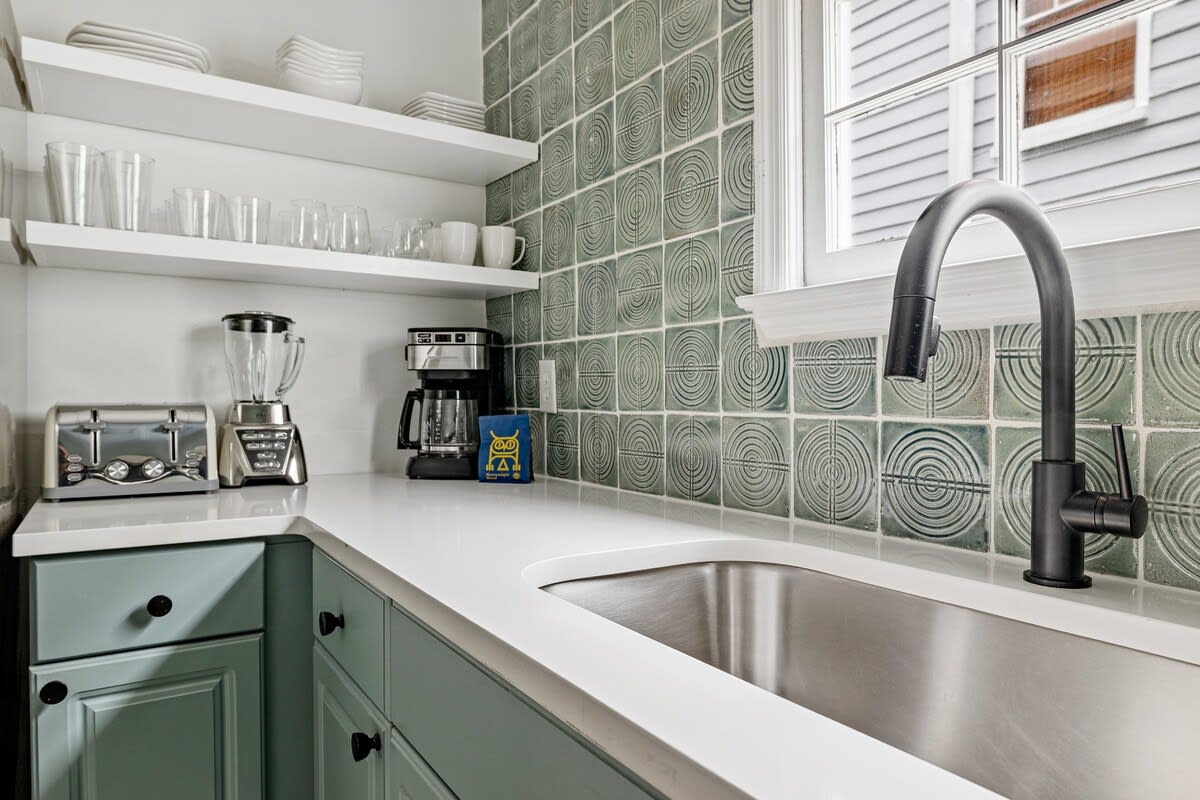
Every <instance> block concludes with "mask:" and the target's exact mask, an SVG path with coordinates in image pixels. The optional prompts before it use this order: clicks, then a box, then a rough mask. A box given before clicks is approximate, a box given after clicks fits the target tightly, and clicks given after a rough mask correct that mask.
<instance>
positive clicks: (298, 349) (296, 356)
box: [275, 332, 304, 400]
mask: <svg viewBox="0 0 1200 800" xmlns="http://www.w3.org/2000/svg"><path fill="white" fill-rule="evenodd" d="M283 341H284V343H286V344H287V345H288V356H287V367H285V368H284V370H283V377H282V378H281V379H280V381H279V388H278V389H276V390H275V397H276V398H277V399H280V400H282V399H283V396H284V395H285V394H287V393H288V392H289V391H291V388H292V386H293V384H295V383H296V378H299V377H300V367H301V366H302V365H303V364H304V337H303V336H297V335H295V334H294V333H291V332H288V333H285V334H284V335H283Z"/></svg>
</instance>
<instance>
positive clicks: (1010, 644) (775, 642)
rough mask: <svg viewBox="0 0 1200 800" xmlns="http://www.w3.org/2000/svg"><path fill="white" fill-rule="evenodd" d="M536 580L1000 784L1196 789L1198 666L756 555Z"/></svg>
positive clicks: (1069, 794) (1097, 792)
mask: <svg viewBox="0 0 1200 800" xmlns="http://www.w3.org/2000/svg"><path fill="white" fill-rule="evenodd" d="M543 589H545V591H547V592H549V593H551V594H553V595H556V596H558V597H560V598H563V599H565V600H568V601H570V602H572V603H574V604H576V605H578V606H581V607H583V608H585V609H587V610H589V611H592V612H594V613H596V614H599V615H600V616H603V617H606V618H608V619H610V620H612V621H613V622H616V623H619V624H621V625H623V626H625V627H627V628H630V629H632V630H634V631H636V632H638V633H640V634H642V635H644V636H647V637H649V638H651V639H654V640H656V641H658V642H661V643H662V644H665V645H667V646H669V647H672V648H674V649H676V650H678V651H680V652H683V653H685V654H687V655H689V656H691V657H693V658H696V659H699V660H700V661H703V662H705V663H707V664H709V665H711V666H713V667H716V668H718V669H721V670H724V671H725V672H728V673H730V674H731V675H734V676H736V677H738V678H740V679H742V680H744V681H748V682H750V683H752V684H754V685H756V686H758V687H760V688H762V689H765V690H767V691H769V692H772V693H774V694H776V695H779V696H780V697H784V698H786V699H788V700H791V701H792V702H794V703H798V704H800V705H802V706H805V707H806V708H809V709H811V710H813V711H816V712H818V713H820V714H823V715H825V716H827V717H830V718H832V719H835V720H837V721H839V722H841V723H844V724H846V725H849V726H850V727H853V728H855V729H857V730H859V731H862V732H863V733H866V734H868V735H870V736H872V737H874V738H876V739H879V740H881V741H884V742H887V743H888V744H891V745H893V746H895V747H898V748H900V749H902V750H905V751H907V752H909V753H912V754H913V755H916V756H918V757H920V758H923V759H925V760H927V761H930V762H932V763H934V764H937V765H938V766H940V767H943V768H944V769H947V770H949V771H951V772H954V773H956V774H958V775H961V776H963V777H965V778H968V779H969V780H972V781H974V782H976V783H978V784H980V785H983V786H985V787H987V788H990V789H992V790H994V791H996V792H999V793H1000V794H1003V795H1005V796H1008V797H1014V798H1039V800H1041V799H1043V798H1051V797H1053V798H1075V797H1078V798H1089V799H1091V800H1094V799H1095V798H1114V800H1115V799H1116V798H1121V799H1122V800H1124V799H1125V798H1130V797H1155V798H1175V797H1179V798H1182V797H1185V796H1186V797H1194V796H1195V794H1194V793H1195V791H1196V787H1197V786H1200V758H1197V754H1198V753H1200V750H1197V747H1198V746H1200V733H1198V730H1200V728H1198V727H1197V725H1198V724H1200V667H1196V666H1194V665H1190V664H1185V663H1183V662H1179V661H1174V660H1171V659H1167V658H1163V657H1160V656H1156V655H1151V654H1147V653H1142V652H1139V651H1135V650H1130V649H1127V648H1124V647H1119V646H1116V645H1112V644H1107V643H1103V642H1098V641H1095V640H1091V639H1085V638H1081V637H1078V636H1073V635H1071V634H1066V633H1061V632H1058V631H1052V630H1049V629H1046V628H1040V627H1037V626H1035V625H1030V624H1027V623H1023V622H1017V621H1014V620H1010V619H1006V618H1003V617H998V616H994V615H991V614H986V613H983V612H980V611H974V610H971V609H966V608H962V607H959V606H953V605H949V604H946V603H940V602H937V601H933V600H928V599H925V598H921V597H916V596H913V595H908V594H903V593H900V592H896V591H892V590H889V589H883V588H880V587H877V586H872V585H869V584H864V583H858V582H855V581H850V580H846V579H844V578H838V577H834V576H831V575H826V574H823V573H819V572H814V571H811V570H806V569H803V568H799V567H790V566H779V565H774V564H766V563H757V562H730V561H723V562H709V563H700V564H684V565H678V566H670V567H663V568H658V569H651V570H645V571H640V572H627V573H623V574H618V575H608V576H602V577H594V578H582V579H578V580H570V581H564V582H561V583H554V584H550V585H547V586H544V587H543Z"/></svg>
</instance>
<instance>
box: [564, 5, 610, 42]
mask: <svg viewBox="0 0 1200 800" xmlns="http://www.w3.org/2000/svg"><path fill="white" fill-rule="evenodd" d="M574 2H575V28H574V30H575V38H576V39H579V38H580V37H581V36H583V35H584V34H586V33H587V32H588V31H590V30H594V29H595V27H596V26H597V25H599V24H600V23H601V22H603V21H604V20H605V19H607V18H608V16H609V15H610V14H612V11H613V0H574ZM618 2H619V0H618Z"/></svg>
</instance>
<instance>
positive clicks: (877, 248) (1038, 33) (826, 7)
mask: <svg viewBox="0 0 1200 800" xmlns="http://www.w3.org/2000/svg"><path fill="white" fill-rule="evenodd" d="M776 5H777V6H778V8H773V6H776ZM764 7H766V8H764ZM755 9H756V11H755V13H756V16H759V17H766V19H759V22H757V23H756V25H757V26H758V27H763V26H768V25H770V26H772V27H773V29H774V30H778V26H784V31H786V32H781V33H771V32H770V31H769V30H768V31H764V32H762V33H760V32H758V31H757V30H756V36H758V37H759V40H758V41H756V47H757V48H760V49H761V52H760V53H759V54H758V58H759V61H758V63H759V65H760V66H759V67H758V69H757V73H756V74H757V75H758V76H760V80H761V82H762V83H763V86H761V87H760V88H759V90H758V103H759V104H760V106H763V108H760V109H759V112H758V113H759V115H760V123H759V125H758V126H756V136H757V137H758V139H759V143H758V147H759V150H760V152H759V156H758V158H759V171H758V175H759V177H760V182H761V184H762V185H761V186H760V189H759V191H760V194H759V208H760V215H761V216H762V219H761V221H760V228H761V230H760V231H759V242H758V246H759V252H760V264H761V265H762V274H760V275H759V276H758V277H759V283H758V284H757V285H758V291H769V290H773V289H786V288H790V287H798V286H811V285H818V284H826V283H834V282H839V281H847V280H854V279H860V278H867V277H871V276H879V275H885V274H889V273H894V271H895V265H896V263H897V260H898V257H899V253H900V250H901V248H902V246H903V240H904V237H905V236H906V235H907V233H908V230H909V229H910V228H911V226H912V223H913V221H914V220H915V219H916V217H917V216H918V215H919V214H920V212H921V211H922V210H923V209H924V208H925V207H926V205H928V203H929V201H930V200H932V199H933V198H934V197H935V196H936V195H937V194H939V193H940V192H941V191H943V190H944V189H946V188H948V187H949V186H951V185H953V184H955V183H957V182H959V181H962V180H965V179H968V178H972V177H993V178H998V179H1000V180H1004V181H1007V182H1010V183H1014V184H1016V185H1018V186H1020V187H1021V188H1023V189H1024V190H1025V191H1026V192H1028V193H1029V194H1030V195H1031V196H1032V197H1033V198H1034V199H1035V200H1037V201H1038V202H1039V203H1041V204H1042V206H1043V207H1044V208H1046V209H1047V211H1048V213H1050V215H1051V219H1052V222H1053V223H1054V224H1055V227H1056V229H1057V230H1058V232H1059V234H1060V236H1061V238H1062V239H1063V241H1064V244H1066V245H1068V246H1071V245H1083V244H1088V243H1093V242H1099V241H1107V240H1109V239H1115V238H1118V237H1129V236H1138V235H1145V234H1149V233H1160V232H1163V231H1166V230H1172V229H1176V228H1185V227H1195V226H1196V225H1197V224H1198V223H1200V212H1198V211H1197V209H1198V208H1200V0H781V2H780V3H778V4H768V3H760V4H756V5H755ZM796 30H798V31H799V33H798V34H797V33H796ZM793 172H798V173H799V175H798V177H797V176H795V175H794V174H793ZM789 192H791V194H789ZM1148 203H1153V205H1148ZM999 227H1000V226H998V225H997V224H995V223H992V222H988V221H987V220H985V219H981V220H980V221H979V223H978V224H976V223H972V224H971V225H968V226H967V227H966V228H964V230H963V231H962V232H960V234H959V236H958V237H956V240H955V244H954V246H953V247H952V249H951V253H950V254H949V257H948V260H949V261H952V262H955V261H957V262H977V261H984V260H987V259H993V258H997V257H1000V256H1004V255H1009V254H1011V253H1014V252H1015V240H1013V239H1012V237H1011V236H1010V235H1008V234H1007V232H1006V231H1002V230H999Z"/></svg>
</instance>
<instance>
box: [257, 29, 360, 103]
mask: <svg viewBox="0 0 1200 800" xmlns="http://www.w3.org/2000/svg"><path fill="white" fill-rule="evenodd" d="M275 68H276V71H277V72H278V75H279V88H280V89H287V90H289V91H292V92H300V93H301V94H308V95H312V96H314V97H324V98H326V99H328V100H338V101H340V102H342V103H355V104H357V103H358V102H360V101H361V100H362V95H363V54H362V52H360V51H357V50H341V49H338V48H336V47H330V46H329V45H327V44H321V43H320V42H318V41H314V40H313V39H309V38H308V37H307V36H301V35H300V34H296V35H294V36H292V37H291V38H290V39H288V40H287V41H286V42H284V43H283V44H282V45H280V46H279V49H278V50H276V51H275Z"/></svg>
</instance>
